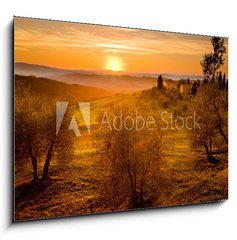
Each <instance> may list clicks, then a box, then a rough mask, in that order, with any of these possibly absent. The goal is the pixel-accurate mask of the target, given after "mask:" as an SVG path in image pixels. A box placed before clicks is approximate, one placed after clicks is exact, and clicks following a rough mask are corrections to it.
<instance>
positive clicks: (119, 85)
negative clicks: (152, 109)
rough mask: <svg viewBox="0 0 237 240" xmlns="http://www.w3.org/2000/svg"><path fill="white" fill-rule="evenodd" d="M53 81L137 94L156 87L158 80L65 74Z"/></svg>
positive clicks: (121, 76) (120, 76) (123, 76)
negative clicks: (136, 92)
mask: <svg viewBox="0 0 237 240" xmlns="http://www.w3.org/2000/svg"><path fill="white" fill-rule="evenodd" d="M52 78H53V79H56V80H59V81H63V82H67V83H79V84H81V85H85V86H90V87H92V86H96V87H98V88H102V89H106V90H108V91H111V92H115V93H121V92H135V91H141V90H144V89H147V88H151V87H153V86H155V85H156V79H155V78H151V77H135V76H128V75H96V74H81V73H80V74H79V73H77V74H63V75H57V76H52Z"/></svg>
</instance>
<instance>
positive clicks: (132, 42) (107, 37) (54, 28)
mask: <svg viewBox="0 0 237 240" xmlns="http://www.w3.org/2000/svg"><path fill="white" fill-rule="evenodd" d="M225 43H226V44H227V39H225ZM211 51H212V47H211V42H210V37H207V36H197V35H188V34H176V33H166V32H158V31H145V30H139V29H128V28H114V27H105V26H96V25H88V24H79V23H66V22H56V21H46V20H35V19H27V18H15V61H16V62H26V63H32V64H40V65H46V66H50V67H57V68H64V69H81V70H113V71H125V72H137V73H139V72H140V73H145V72H146V73H171V74H197V75H201V74H202V69H201V66H200V61H201V60H202V56H203V54H204V53H205V52H206V53H208V52H211ZM225 58H226V61H225V65H224V67H223V71H224V72H225V73H226V74H228V72H227V66H228V63H227V56H226V57H225Z"/></svg>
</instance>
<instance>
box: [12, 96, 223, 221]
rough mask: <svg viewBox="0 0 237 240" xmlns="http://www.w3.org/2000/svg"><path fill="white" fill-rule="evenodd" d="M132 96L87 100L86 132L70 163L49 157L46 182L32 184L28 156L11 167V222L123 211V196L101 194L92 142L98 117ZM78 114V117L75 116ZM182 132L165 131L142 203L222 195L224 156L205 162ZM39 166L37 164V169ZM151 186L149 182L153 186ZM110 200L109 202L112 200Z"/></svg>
mask: <svg viewBox="0 0 237 240" xmlns="http://www.w3.org/2000/svg"><path fill="white" fill-rule="evenodd" d="M133 97H134V96H133V95H132V94H126V95H115V96H112V97H107V98H104V99H100V100H95V101H93V102H92V103H91V135H89V134H88V131H87V129H85V127H83V126H82V129H83V130H81V134H82V136H81V137H79V138H78V141H77V143H76V147H75V151H74V156H73V159H72V161H70V162H68V164H66V165H63V166H62V165H60V164H58V162H57V160H56V159H53V161H52V164H51V166H50V176H51V178H50V180H48V182H47V186H45V187H39V188H38V189H35V187H34V188H33V187H32V184H31V179H32V167H31V163H30V160H29V159H26V160H24V164H16V166H15V189H16V192H15V193H16V201H15V213H16V220H24V219H33V218H48V217H56V216H58V217H59V216H67V215H80V214H89V213H98V212H110V211H116V210H126V209H128V201H127V199H120V196H117V198H118V201H117V202H118V204H117V205H113V204H111V203H112V199H111V198H112V196H109V195H108V194H106V193H107V185H106V182H107V179H108V178H109V175H107V173H106V171H105V170H104V169H103V166H102V165H101V164H100V161H99V159H98V156H97V153H96V149H95V146H94V141H95V139H94V136H95V133H96V131H97V128H98V123H97V117H98V115H99V114H100V113H101V112H103V111H105V110H106V109H109V108H110V107H111V106H114V105H118V104H121V103H122V102H123V103H126V101H128V99H129V98H133ZM79 117H80V116H79ZM188 134H189V133H188V130H186V129H183V130H177V129H176V130H167V131H166V132H165V135H164V136H165V139H164V142H165V143H166V144H165V147H164V150H163V152H162V163H161V165H162V166H161V168H160V171H159V172H157V176H156V177H157V182H158V185H157V186H158V187H157V186H156V185H154V184H157V182H155V183H154V182H149V183H147V184H148V185H149V186H150V190H149V191H148V194H147V196H146V199H145V200H146V201H145V203H144V206H143V207H160V206H173V205H177V204H191V203H201V202H205V201H215V200H219V199H226V198H227V159H226V156H222V159H221V161H220V163H219V164H217V165H213V164H210V163H208V161H207V160H206V157H205V155H204V154H203V153H202V151H200V152H199V153H197V151H193V149H192V148H191V145H190V142H189V136H188ZM42 167H43V164H42V163H39V172H41V171H42ZM153 185H154V186H153ZM113 202H114V201H113Z"/></svg>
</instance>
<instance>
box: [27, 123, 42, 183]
mask: <svg viewBox="0 0 237 240" xmlns="http://www.w3.org/2000/svg"><path fill="white" fill-rule="evenodd" d="M27 142H28V143H27V144H28V153H29V155H30V158H31V163H32V167H33V181H34V182H38V180H39V177H38V172H37V158H36V156H35V155H34V153H33V149H32V142H31V136H30V131H29V127H28V126H27Z"/></svg>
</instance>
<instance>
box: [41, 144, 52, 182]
mask: <svg viewBox="0 0 237 240" xmlns="http://www.w3.org/2000/svg"><path fill="white" fill-rule="evenodd" d="M53 146H54V140H53V141H52V142H51V143H50V146H49V150H48V153H47V157H46V160H45V163H44V169H43V175H42V179H43V180H46V179H47V178H48V172H49V165H50V161H51V158H52V152H53Z"/></svg>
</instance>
